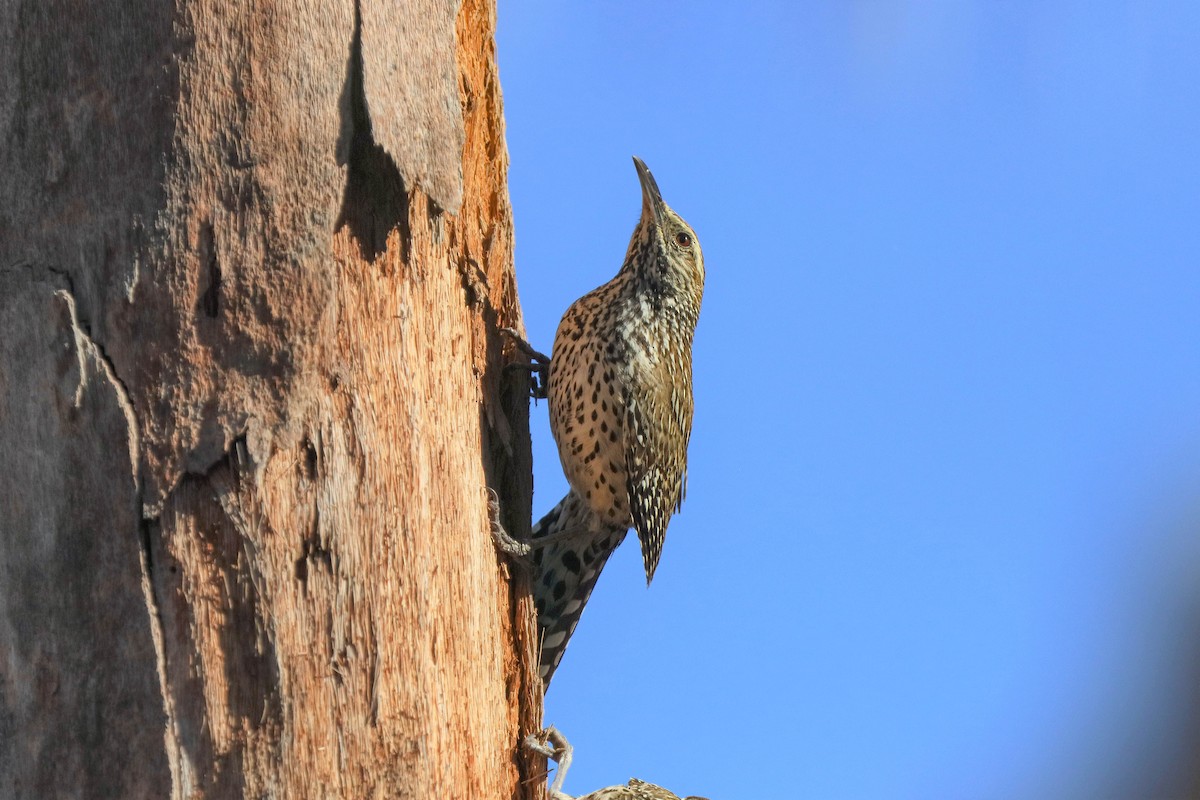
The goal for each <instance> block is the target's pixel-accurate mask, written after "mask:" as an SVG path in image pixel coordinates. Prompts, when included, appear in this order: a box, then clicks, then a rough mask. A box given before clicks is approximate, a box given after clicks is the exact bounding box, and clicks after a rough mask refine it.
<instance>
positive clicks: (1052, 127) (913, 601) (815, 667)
mask: <svg viewBox="0 0 1200 800" xmlns="http://www.w3.org/2000/svg"><path fill="white" fill-rule="evenodd" d="M497 38H498V57H499V62H500V71H501V81H502V85H503V89H504V98H505V114H506V123H507V137H508V146H509V152H510V155H511V169H510V175H509V178H510V188H511V193H512V202H513V208H514V214H515V218H516V235H517V239H516V241H517V249H516V258H517V278H518V283H519V288H520V293H521V300H522V305H523V308H524V313H525V321H526V325H527V328H528V332H529V336H530V339H531V341H532V342H533V344H534V345H535V346H538V347H539V348H540V349H543V350H549V348H550V346H551V343H552V341H553V337H554V330H555V328H556V326H557V324H558V320H559V318H560V317H561V315H562V313H563V311H564V310H565V309H566V308H567V306H568V305H569V304H570V303H571V302H572V301H573V300H574V299H575V298H577V297H578V296H580V295H582V294H584V293H585V292H587V291H589V290H591V289H592V288H594V287H596V286H598V285H599V284H601V283H603V282H605V281H607V280H608V279H609V278H610V277H612V275H613V274H615V272H616V270H617V268H618V267H619V266H620V262H621V258H622V256H623V255H624V252H625V247H626V244H627V243H628V239H629V235H630V233H631V232H632V230H633V225H634V223H635V221H636V219H637V216H638V213H639V210H640V202H641V200H640V194H639V189H638V183H637V179H636V175H635V173H634V169H633V165H632V163H631V162H630V156H631V155H634V154H636V155H639V156H641V157H642V158H644V159H645V160H646V162H647V164H649V166H650V167H651V169H652V170H653V171H654V173H655V175H656V177H657V179H658V183H659V185H660V187H661V188H662V191H663V194H664V197H665V198H666V199H667V201H668V202H669V203H670V204H671V205H672V206H673V207H674V208H675V209H676V210H677V211H678V212H679V213H680V214H682V215H683V216H684V217H685V218H686V219H687V220H688V221H689V222H690V223H691V224H692V225H693V226H694V228H695V229H696V231H697V234H698V236H699V238H700V242H701V244H702V246H703V248H704V254H705V262H706V266H707V270H708V279H707V287H706V294H705V300H704V308H703V311H702V313H701V318H700V326H699V329H698V331H697V337H696V344H695V373H696V376H695V396H696V418H695V427H694V429H693V435H692V442H691V450H690V459H689V463H690V468H689V475H690V482H689V492H688V499H687V502H686V504H685V506H684V510H683V513H682V514H681V515H680V516H677V517H675V519H674V520H673V521H672V523H671V527H670V530H669V532H668V536H667V543H666V547H665V551H664V554H663V559H662V563H661V565H660V567H659V570H658V574H657V576H656V578H655V581H654V585H653V586H652V587H651V588H650V589H647V588H646V587H645V582H644V579H643V577H642V571H641V565H640V560H639V553H638V550H637V548H636V545H635V544H634V542H633V540H632V538H631V539H629V540H628V541H627V542H626V545H625V546H624V547H622V548H621V550H620V551H619V552H618V554H617V556H616V557H614V559H613V560H612V561H611V562H610V564H609V566H608V567H607V569H606V571H605V574H604V575H603V576H602V578H601V580H600V584H599V586H598V588H597V590H596V593H595V595H594V596H593V599H592V601H591V603H590V605H589V607H588V609H587V611H586V612H585V614H584V617H583V620H582V623H581V625H580V627H579V630H578V632H577V634H576V636H575V638H574V640H573V642H572V644H571V646H570V648H569V649H568V651H567V654H566V657H565V659H564V661H563V664H562V666H561V668H560V669H559V671H558V674H557V675H556V677H555V682H554V685H553V686H552V688H551V690H550V692H549V694H548V696H547V702H546V708H547V721H549V722H553V723H555V724H556V725H558V726H559V727H560V728H562V729H563V731H564V732H565V733H566V734H567V735H568V737H570V738H571V740H572V742H573V743H574V744H575V746H576V748H577V752H576V763H575V766H574V767H573V769H572V771H571V775H570V777H569V779H568V785H567V787H566V788H567V790H568V791H569V792H571V793H574V794H583V793H585V792H587V791H590V790H593V789H595V788H598V787H600V786H603V785H608V784H613V783H621V782H624V781H625V780H626V779H627V778H629V777H630V776H634V775H636V776H638V777H642V778H644V779H647V780H652V781H655V782H658V783H661V784H663V785H665V786H668V787H669V788H672V789H673V790H675V791H677V792H679V793H680V794H687V793H694V794H700V795H705V796H709V797H712V798H713V799H714V800H739V798H792V797H798V796H799V797H813V798H827V799H833V798H883V797H888V798H928V797H946V798H965V799H973V798H1024V797H1029V798H1038V797H1088V798H1091V797H1102V796H1109V797H1122V796H1132V794H1134V793H1139V792H1148V791H1151V790H1153V791H1155V792H1157V793H1159V794H1161V793H1162V792H1164V791H1169V789H1167V788H1164V787H1167V786H1170V785H1171V784H1169V783H1161V784H1151V783H1148V781H1150V780H1151V778H1150V776H1160V777H1162V776H1167V775H1169V774H1170V770H1171V768H1172V766H1173V765H1174V764H1175V763H1176V762H1177V761H1178V759H1179V758H1180V757H1182V750H1183V749H1186V748H1187V747H1188V746H1189V745H1191V746H1192V752H1191V755H1192V756H1194V754H1195V747H1194V745H1196V743H1197V742H1198V741H1200V740H1198V739H1188V738H1187V736H1186V735H1185V734H1186V733H1187V730H1190V729H1188V728H1186V722H1187V721H1188V720H1189V719H1190V721H1191V722H1193V723H1194V722H1195V721H1196V718H1195V717H1191V718H1189V717H1188V716H1187V713H1186V712H1187V711H1188V710H1189V706H1188V703H1189V702H1192V701H1194V700H1195V697H1193V696H1192V695H1189V694H1188V689H1187V687H1188V686H1189V685H1190V686H1192V687H1194V686H1196V685H1198V684H1200V680H1198V679H1200V659H1197V658H1196V657H1194V656H1189V655H1188V654H1189V653H1197V654H1200V635H1197V633H1198V632H1200V624H1198V623H1200V537H1197V536H1196V533H1197V529H1198V528H1200V493H1198V491H1197V487H1198V486H1200V89H1198V88H1197V84H1198V82H1200V4H1195V3H1185V2H1176V3H1166V2H1161V3H1160V2H1150V1H1149V0H1146V1H1145V2H1129V3H1094V2H1089V3H1083V2H1080V3H1060V2H1040V3H998V2H997V3H971V2H958V3H935V2H921V3H917V2H911V3H905V2H894V3H889V2H877V3H866V2H844V1H843V0H838V2H800V3H796V2H780V3H752V4H737V3H702V2H692V3H683V2H662V3H643V2H637V3H631V2H628V3H627V2H606V3H558V2H507V0H502V2H501V3H500V8H499V31H498V37H497ZM533 421H534V458H535V479H536V494H535V496H534V510H535V514H540V513H542V512H544V511H545V510H547V509H548V508H549V507H550V506H551V505H553V504H554V503H555V502H557V501H558V500H559V498H560V497H561V496H562V494H563V493H564V491H565V488H566V483H565V480H564V478H563V476H562V472H561V469H560V467H559V464H558V457H557V453H556V451H555V449H554V445H553V441H552V439H551V435H550V432H549V428H548V425H547V423H546V410H545V405H544V404H542V405H540V406H538V407H536V408H534V409H533ZM1193 693H1194V692H1193ZM1172 748H1174V750H1173V749H1172ZM1163 780H1167V778H1165V777H1163ZM1148 786H1151V787H1153V789H1148V788H1146V787H1148Z"/></svg>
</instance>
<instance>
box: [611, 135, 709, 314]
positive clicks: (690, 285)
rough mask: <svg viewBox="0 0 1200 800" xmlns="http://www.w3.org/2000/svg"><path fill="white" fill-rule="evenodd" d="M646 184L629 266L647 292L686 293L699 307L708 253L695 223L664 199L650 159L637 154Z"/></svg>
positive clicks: (640, 175)
mask: <svg viewBox="0 0 1200 800" xmlns="http://www.w3.org/2000/svg"><path fill="white" fill-rule="evenodd" d="M633 165H634V166H635V167H637V173H638V180H639V181H641V184H642V217H641V219H640V220H638V225H637V228H636V229H634V232H633V237H632V238H631V239H630V241H629V252H628V253H627V254H626V256H625V269H629V270H632V271H633V272H634V274H635V276H636V277H637V278H638V283H639V285H640V286H641V287H642V288H643V289H644V290H646V291H650V292H655V293H659V294H664V295H665V294H675V295H682V296H683V297H684V298H685V299H687V300H689V301H691V302H693V303H694V304H695V305H696V307H697V308H698V307H699V304H700V296H701V294H702V293H703V291H704V254H703V253H702V252H701V251H700V240H699V239H697V238H696V232H695V231H694V230H692V226H691V225H688V224H687V223H686V222H684V220H683V217H681V216H679V215H678V214H676V213H675V211H674V210H672V208H671V207H670V206H669V205H667V203H666V201H665V200H663V198H662V193H661V192H660V191H659V190H658V182H657V181H655V180H654V175H652V174H651V173H650V168H649V167H647V166H646V162H644V161H642V160H641V159H640V158H638V157H637V156H634V157H633Z"/></svg>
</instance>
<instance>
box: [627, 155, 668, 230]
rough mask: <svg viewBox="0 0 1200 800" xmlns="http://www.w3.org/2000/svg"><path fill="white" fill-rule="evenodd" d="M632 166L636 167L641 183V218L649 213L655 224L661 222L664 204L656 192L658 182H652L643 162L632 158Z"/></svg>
mask: <svg viewBox="0 0 1200 800" xmlns="http://www.w3.org/2000/svg"><path fill="white" fill-rule="evenodd" d="M633 165H634V166H635V167H637V174H638V180H639V181H641V182H642V216H643V217H644V216H646V213H647V212H649V213H650V214H651V215H652V216H653V217H654V220H655V222H661V221H662V217H663V207H664V206H665V205H666V203H664V202H663V199H662V193H661V192H659V191H658V182H657V181H655V180H654V175H652V174H651V173H650V168H649V167H647V166H646V162H645V161H642V160H641V159H640V158H638V157H637V156H634V157H633Z"/></svg>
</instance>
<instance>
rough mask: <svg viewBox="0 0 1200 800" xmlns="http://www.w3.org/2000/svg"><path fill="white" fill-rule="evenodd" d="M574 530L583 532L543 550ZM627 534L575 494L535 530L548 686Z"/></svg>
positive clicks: (540, 622)
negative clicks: (552, 538) (554, 537)
mask: <svg viewBox="0 0 1200 800" xmlns="http://www.w3.org/2000/svg"><path fill="white" fill-rule="evenodd" d="M570 528H578V529H580V533H579V534H578V535H577V536H570V537H568V538H566V539H562V540H559V541H557V542H552V543H550V544H548V545H546V546H545V547H538V544H537V540H538V539H539V538H540V537H543V536H548V535H550V534H554V533H558V532H559V531H564V530H567V529H570ZM589 531H590V532H589ZM626 533H627V530H626V529H624V528H616V527H613V526H612V525H606V524H604V523H601V522H599V521H598V520H596V519H595V517H594V516H593V515H592V513H591V512H590V511H589V510H588V508H587V505H586V503H584V501H583V500H582V499H581V498H580V497H579V496H578V495H576V494H575V492H574V491H571V492H569V493H568V494H567V496H566V497H564V498H563V499H562V502H560V503H559V504H558V505H557V506H555V507H554V508H553V509H552V510H551V511H550V512H549V513H548V514H546V516H544V517H542V519H541V520H540V521H539V522H538V523H537V524H536V525H534V526H533V537H532V538H533V541H532V544H533V548H534V551H533V560H534V563H535V564H536V565H537V569H536V572H535V575H534V581H533V599H534V602H535V603H536V604H537V612H538V633H539V635H540V637H541V640H542V653H541V660H540V663H539V671H540V673H541V676H542V682H543V683H544V684H545V685H546V686H549V685H550V679H551V678H552V677H553V676H554V670H555V669H557V668H558V663H559V661H561V660H562V657H563V653H564V652H566V649H567V642H569V641H570V640H571V634H573V633H574V632H575V626H576V625H578V624H579V617H580V616H581V615H582V614H583V608H584V606H586V605H587V601H588V598H589V597H591V594H592V589H593V588H595V586H596V580H597V579H598V578H599V577H600V571H601V570H602V569H604V564H605V563H606V562H607V561H608V557H609V556H611V555H612V553H613V551H614V550H616V549H617V546H618V545H620V544H621V542H622V541H624V539H625V534H626Z"/></svg>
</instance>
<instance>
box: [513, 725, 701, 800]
mask: <svg viewBox="0 0 1200 800" xmlns="http://www.w3.org/2000/svg"><path fill="white" fill-rule="evenodd" d="M525 746H526V747H527V748H529V749H530V750H533V751H534V752H536V753H540V754H541V755H543V756H545V757H546V758H549V759H553V760H554V761H555V762H556V763H557V764H558V768H557V770H556V771H555V775H554V782H553V783H551V784H550V791H549V794H550V798H551V800H681V798H680V797H679V795H677V794H674V793H673V792H670V791H667V790H666V789H664V788H663V787H661V786H655V785H654V784H653V783H647V782H645V781H642V780H638V779H637V778H630V779H629V783H627V784H625V785H624V786H608V787H605V788H604V789H597V790H596V791H594V792H589V793H588V794H586V795H584V796H583V797H579V798H573V797H571V795H569V794H567V793H566V792H564V791H563V790H562V787H563V783H564V782H565V781H566V778H567V770H569V769H570V767H571V761H572V759H573V758H574V753H575V748H573V747H571V743H570V742H568V741H567V737H565V736H563V735H562V733H561V732H560V731H559V730H558V729H557V728H555V727H554V726H550V727H548V728H545V729H543V730H542V731H541V732H540V733H538V734H534V735H531V736H529V737H527V738H526V739H525ZM682 800H708V798H706V797H697V796H695V795H691V796H689V797H685V798H682Z"/></svg>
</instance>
